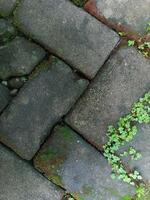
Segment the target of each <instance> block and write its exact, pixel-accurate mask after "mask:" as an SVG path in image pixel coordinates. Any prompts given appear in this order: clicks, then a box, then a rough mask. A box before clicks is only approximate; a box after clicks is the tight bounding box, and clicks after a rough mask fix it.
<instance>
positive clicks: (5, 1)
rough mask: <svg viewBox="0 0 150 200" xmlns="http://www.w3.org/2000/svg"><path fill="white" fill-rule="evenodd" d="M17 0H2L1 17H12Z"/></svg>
mask: <svg viewBox="0 0 150 200" xmlns="http://www.w3.org/2000/svg"><path fill="white" fill-rule="evenodd" d="M16 2H17V0H0V16H2V17H6V16H8V15H10V14H11V13H12V11H13V8H14V6H15V4H16Z"/></svg>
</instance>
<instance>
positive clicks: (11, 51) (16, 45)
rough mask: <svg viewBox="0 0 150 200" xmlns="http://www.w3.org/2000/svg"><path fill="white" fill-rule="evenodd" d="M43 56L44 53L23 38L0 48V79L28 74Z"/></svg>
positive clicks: (17, 38)
mask: <svg viewBox="0 0 150 200" xmlns="http://www.w3.org/2000/svg"><path fill="white" fill-rule="evenodd" d="M44 56H45V51H44V50H43V49H42V48H41V47H39V46H38V45H36V44H34V43H32V42H30V41H28V40H26V39H25V38H23V37H16V38H15V39H14V40H12V41H11V42H9V43H7V44H6V45H4V46H1V47H0V79H6V78H8V77H12V76H22V75H26V74H29V73H30V72H31V71H32V70H33V68H34V67H35V65H37V64H38V63H39V62H40V61H41V59H42V58H43V57H44Z"/></svg>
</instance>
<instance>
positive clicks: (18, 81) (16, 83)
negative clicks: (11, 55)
mask: <svg viewBox="0 0 150 200" xmlns="http://www.w3.org/2000/svg"><path fill="white" fill-rule="evenodd" d="M26 80H27V79H26V78H25V77H17V78H11V79H9V80H8V87H10V88H16V89H19V88H20V87H21V86H23V84H24V83H25V82H26Z"/></svg>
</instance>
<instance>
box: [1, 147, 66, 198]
mask: <svg viewBox="0 0 150 200" xmlns="http://www.w3.org/2000/svg"><path fill="white" fill-rule="evenodd" d="M0 161H1V163H0V185H1V187H0V199H1V200H61V197H62V196H63V191H62V190H61V189H60V188H58V187H55V185H54V184H52V183H51V182H50V181H48V180H46V178H44V177H43V176H42V175H40V173H38V172H37V171H36V170H35V169H34V168H33V167H32V166H30V165H29V164H28V163H27V162H25V161H23V160H21V159H20V158H19V157H17V155H15V154H14V153H13V152H11V151H10V150H8V149H7V148H6V147H4V146H3V145H2V144H0Z"/></svg>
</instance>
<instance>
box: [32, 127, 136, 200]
mask: <svg viewBox="0 0 150 200" xmlns="http://www.w3.org/2000/svg"><path fill="white" fill-rule="evenodd" d="M34 163H35V167H36V168H37V169H39V170H40V171H42V172H43V173H44V174H45V175H46V176H47V177H48V178H49V179H50V180H52V181H53V182H54V183H56V184H58V185H61V186H63V187H65V188H66V189H67V190H68V191H69V192H70V193H72V194H73V195H74V197H76V199H80V198H81V199H84V200H110V199H111V200H120V198H121V196H123V195H124V194H127V193H128V194H130V193H131V191H132V189H133V188H132V187H130V186H129V185H126V184H124V183H122V182H120V181H117V180H112V179H111V177H110V174H111V168H110V167H109V165H108V163H107V161H106V160H105V158H104V157H103V156H102V155H101V154H100V153H99V152H98V151H97V150H95V149H94V148H93V147H92V146H90V145H89V144H87V143H86V142H85V141H84V140H83V139H82V138H81V137H80V136H79V135H77V134H76V133H75V132H73V131H72V130H71V129H70V128H68V127H67V126H57V127H56V128H55V129H54V131H53V133H52V135H51V137H50V138H49V140H48V141H47V142H46V143H45V144H44V146H43V147H42V149H41V150H40V152H39V153H38V155H37V157H36V158H35V160H34ZM79 197H80V198H79Z"/></svg>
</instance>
